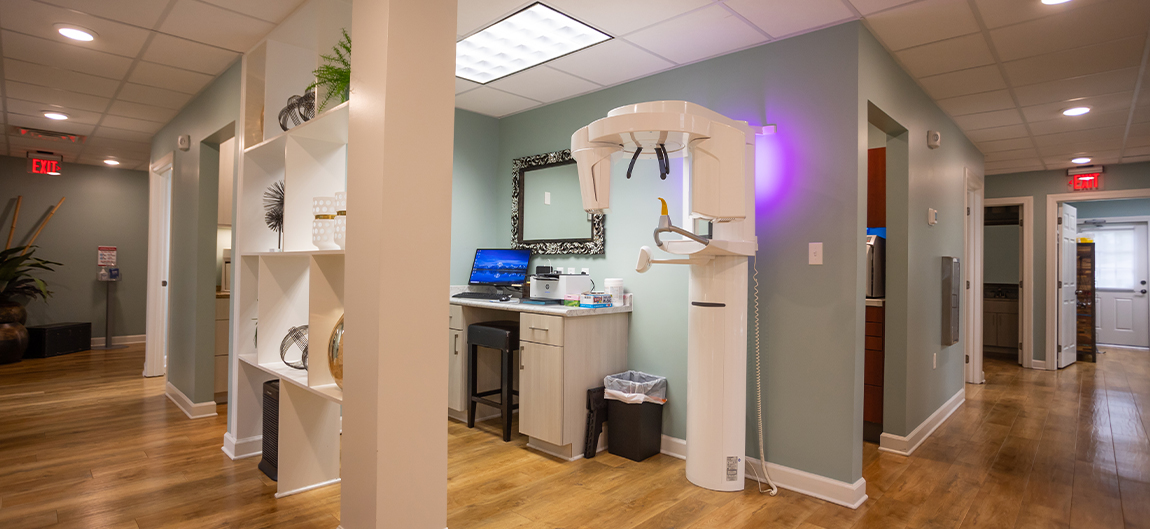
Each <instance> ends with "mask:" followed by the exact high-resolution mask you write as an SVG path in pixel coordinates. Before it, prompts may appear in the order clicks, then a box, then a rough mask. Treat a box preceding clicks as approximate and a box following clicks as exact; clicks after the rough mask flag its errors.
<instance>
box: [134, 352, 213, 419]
mask: <svg viewBox="0 0 1150 529" xmlns="http://www.w3.org/2000/svg"><path fill="white" fill-rule="evenodd" d="M113 341H115V339H114V338H113ZM164 393H165V394H167V396H168V400H170V401H172V403H173V404H175V405H176V407H177V408H179V409H180V411H182V412H184V415H187V416H188V418H189V419H202V418H204V417H215V416H216V415H218V414H217V413H216V403H215V401H208V402H192V399H189V398H188V396H187V395H184V392H182V391H180V389H179V388H177V387H176V386H173V385H172V383H171V382H168V383H167V389H166V390H165V391H164Z"/></svg>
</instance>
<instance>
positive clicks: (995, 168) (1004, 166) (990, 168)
mask: <svg viewBox="0 0 1150 529" xmlns="http://www.w3.org/2000/svg"><path fill="white" fill-rule="evenodd" d="M983 168H984V169H985V170H986V172H987V173H988V174H996V173H1002V172H1009V173H1014V172H1021V171H1039V170H1042V169H1045V167H1044V166H1043V165H1042V160H1040V159H1038V158H1023V159H1021V160H1003V161H1001V162H986V165H985V166H983Z"/></svg>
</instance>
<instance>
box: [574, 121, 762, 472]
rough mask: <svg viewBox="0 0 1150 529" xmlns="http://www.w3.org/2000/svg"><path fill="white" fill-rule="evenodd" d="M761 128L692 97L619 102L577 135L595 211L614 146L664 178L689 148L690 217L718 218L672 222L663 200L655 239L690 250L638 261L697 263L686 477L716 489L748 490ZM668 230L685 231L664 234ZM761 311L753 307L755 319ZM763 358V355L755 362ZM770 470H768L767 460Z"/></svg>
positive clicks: (585, 194) (607, 188) (643, 266)
mask: <svg viewBox="0 0 1150 529" xmlns="http://www.w3.org/2000/svg"><path fill="white" fill-rule="evenodd" d="M770 130H773V127H770ZM757 132H760V130H756V128H753V127H750V126H748V125H747V123H746V122H744V121H736V120H733V119H730V118H727V117H726V116H723V115H721V114H718V113H716V112H714V111H712V110H708V109H706V108H704V107H701V106H699V105H696V104H694V103H688V102H685V101H654V102H649V103H639V104H635V105H627V106H624V107H619V108H616V109H615V110H612V111H611V112H609V113H608V114H607V117H605V118H603V119H600V120H598V121H595V122H594V123H591V124H590V125H587V126H586V127H583V128H581V129H579V130H578V131H577V132H575V134H574V135H572V136H571V154H572V156H573V157H574V158H575V160H576V162H577V163H578V167H579V190H580V192H581V194H582V198H583V209H585V210H587V212H588V213H603V212H605V211H607V209H608V208H609V207H610V204H611V201H610V199H611V162H612V155H614V154H615V153H624V154H625V155H628V156H629V157H630V165H629V166H628V169H627V178H628V179H630V178H631V176H632V175H631V173H632V170H633V169H634V168H635V161H636V160H638V159H639V158H640V157H643V158H648V159H649V158H655V159H657V160H658V161H659V177H660V178H661V179H666V178H667V174H669V173H670V158H671V157H672V156H675V157H680V156H682V157H686V163H684V172H685V173H686V174H684V178H687V179H688V181H689V190H688V191H687V196H685V197H684V200H685V201H687V202H688V204H689V207H690V212H691V216H692V217H693V218H692V219H684V222H688V221H690V222H693V220H694V218H701V219H706V220H709V221H711V222H712V233H711V237H710V238H704V237H700V236H698V235H696V234H695V233H692V232H691V231H689V230H686V229H682V228H680V227H677V226H674V225H672V224H671V218H670V216H668V214H667V203H666V201H663V207H662V216H660V217H659V223H658V227H657V228H655V233H654V235H655V244H656V245H657V246H658V247H659V248H660V249H662V250H663V251H666V252H668V253H671V254H676V255H683V256H687V258H686V259H667V260H659V259H652V256H651V249H650V248H648V247H646V246H644V247H643V248H642V249H641V250H640V253H639V263H638V265H637V266H636V270H638V271H639V272H646V271H647V269H648V268H650V266H651V264H652V263H655V264H663V263H665V264H686V265H690V267H691V280H690V288H689V305H688V307H687V323H688V330H687V479H688V480H690V481H691V483H694V484H695V485H698V486H700V487H704V488H707V489H712V490H719V491H739V490H743V471H744V464H743V457H744V454H745V453H746V420H747V415H746V402H747V400H746V393H747V257H748V256H753V255H755V251H756V249H757V248H758V241H757V239H756V237H755V202H754V201H755V174H754V167H755V135H756V133H757ZM660 200H662V199H660ZM668 232H670V233H675V234H678V235H682V236H683V237H684V239H681V240H663V239H662V236H663V235H664V234H667V233H668ZM756 300H757V297H756ZM757 313H758V311H757V307H756V319H757ZM756 328H757V327H756ZM756 335H757V333H756ZM756 338H757V336H756ZM756 353H757V343H756ZM757 360H758V358H757V357H756V370H757V369H758V362H757ZM756 378H757V379H758V378H759V377H758V373H756ZM760 387H761V383H760ZM760 393H761V389H760ZM758 400H759V402H760V404H759V406H760V410H759V414H758V415H759V421H760V422H759V446H760V448H759V451H760V455H759V457H760V459H764V456H763V454H762V443H763V441H762V437H763V436H762V410H761V402H762V399H761V398H759V399H758ZM763 471H764V477H765V471H766V466H765V463H764V465H763ZM765 479H766V480H767V482H768V484H770V485H771V488H772V495H773V494H774V491H775V490H776V489H775V487H774V485H773V484H771V483H770V478H769V477H766V478H765Z"/></svg>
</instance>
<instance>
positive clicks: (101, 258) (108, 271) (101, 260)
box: [92, 246, 128, 351]
mask: <svg viewBox="0 0 1150 529" xmlns="http://www.w3.org/2000/svg"><path fill="white" fill-rule="evenodd" d="M96 252H97V258H96V259H97V264H99V265H100V273H99V274H97V276H96V279H97V280H99V281H103V282H104V286H105V287H106V288H107V290H106V291H105V292H106V294H105V295H104V302H105V304H106V306H105V307H104V345H102V346H99V347H93V348H92V350H93V351H102V350H108V349H127V348H128V346H126V345H112V293H113V292H115V289H113V288H112V284H113V283H115V282H117V281H119V280H120V269H119V268H116V247H115V246H99V247H97V249H96Z"/></svg>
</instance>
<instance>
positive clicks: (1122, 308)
mask: <svg viewBox="0 0 1150 529" xmlns="http://www.w3.org/2000/svg"><path fill="white" fill-rule="evenodd" d="M1116 202H1117V201H1116ZM1121 202H1127V201H1121ZM1129 202H1143V203H1145V204H1144V205H1141V207H1142V208H1144V209H1147V210H1148V211H1147V212H1148V213H1150V200H1137V201H1129ZM1076 205H1078V204H1076ZM1112 205H1113V206H1118V204H1114V203H1113V202H1111V201H1100V202H1097V203H1095V204H1090V203H1085V204H1082V206H1085V207H1082V210H1081V211H1082V213H1081V214H1080V215H1079V219H1078V228H1079V230H1078V233H1079V240H1080V241H1082V242H1086V243H1088V244H1089V243H1093V245H1094V259H1095V270H1094V307H1095V314H1096V317H1095V334H1096V341H1097V343H1098V344H1099V345H1117V346H1122V347H1142V348H1145V347H1150V302H1148V296H1147V280H1148V279H1150V274H1148V273H1147V272H1148V264H1147V263H1148V262H1150V240H1148V233H1147V232H1148V229H1147V228H1148V226H1147V224H1148V221H1150V216H1130V217H1114V216H1109V215H1108V213H1109V212H1108V211H1107V210H1108V209H1111V208H1110V207H1109V206H1112ZM1123 206H1128V205H1125V204H1123ZM1087 215H1091V216H1090V217H1087Z"/></svg>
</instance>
